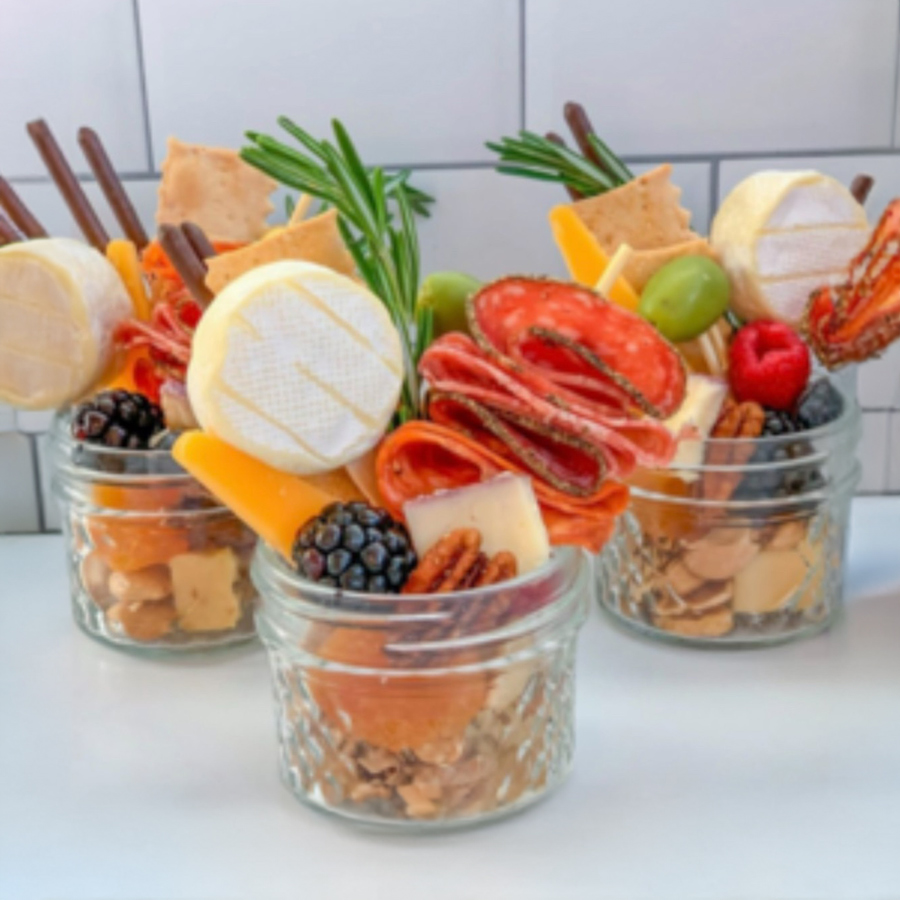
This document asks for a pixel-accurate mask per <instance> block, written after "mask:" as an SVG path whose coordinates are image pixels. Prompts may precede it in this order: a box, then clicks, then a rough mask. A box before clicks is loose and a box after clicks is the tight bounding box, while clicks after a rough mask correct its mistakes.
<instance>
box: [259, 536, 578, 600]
mask: <svg viewBox="0 0 900 900" xmlns="http://www.w3.org/2000/svg"><path fill="white" fill-rule="evenodd" d="M580 558H581V551H580V550H579V549H578V548H577V547H553V548H552V552H551V554H550V559H549V560H548V561H547V562H546V563H544V564H543V565H542V566H541V567H540V568H538V569H534V570H533V571H531V572H526V573H525V574H523V575H517V576H516V577H515V578H510V579H509V580H508V581H503V582H500V583H499V584H496V585H492V586H490V587H486V588H467V589H466V590H463V591H450V592H449V593H446V594H388V593H384V594H375V593H367V592H364V591H347V590H344V589H343V588H334V587H330V586H328V585H320V584H316V582H314V581H309V580H308V579H306V578H304V577H303V576H302V575H300V574H299V573H297V572H296V571H294V570H293V569H292V568H291V567H290V566H289V565H288V563H287V561H286V560H285V559H284V558H283V557H282V555H281V554H280V553H279V552H278V551H277V550H275V549H274V548H273V547H271V546H270V545H269V544H267V543H265V542H264V541H259V543H258V544H257V548H256V554H255V559H254V568H255V571H256V572H257V573H258V575H259V577H260V578H261V580H262V581H263V583H264V586H265V587H266V588H268V589H270V590H274V591H277V594H278V596H279V599H281V598H286V599H288V600H289V602H291V603H292V604H301V603H303V602H304V601H305V602H306V604H307V605H308V606H316V607H320V608H321V609H323V610H326V611H328V612H331V611H333V610H340V609H341V605H339V604H338V603H336V601H337V600H338V599H340V600H341V601H345V605H346V607H347V608H350V607H351V605H352V604H354V603H356V604H374V603H379V602H384V603H391V604H396V603H398V602H399V603H402V604H404V605H407V604H408V605H409V606H410V607H414V606H415V605H416V604H422V603H434V602H435V600H437V599H440V600H441V601H443V602H448V601H454V600H458V601H459V602H466V601H467V600H470V599H472V598H473V597H485V596H487V595H491V594H502V593H504V592H509V591H510V590H517V589H519V588H522V587H530V586H533V585H536V584H540V583H541V582H542V581H547V580H549V579H551V578H553V577H555V576H561V575H563V576H564V575H570V576H573V575H577V568H576V567H577V564H578V562H579V560H580ZM285 589H287V590H293V591H295V592H302V594H303V596H304V601H298V600H296V599H295V598H294V597H290V598H287V595H286V590H285Z"/></svg>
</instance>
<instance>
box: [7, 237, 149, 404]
mask: <svg viewBox="0 0 900 900" xmlns="http://www.w3.org/2000/svg"><path fill="white" fill-rule="evenodd" d="M131 312H132V306H131V301H130V300H129V299H128V293H127V292H126V290H125V285H124V284H123V283H122V279H121V278H120V277H119V275H118V273H117V272H116V270H115V268H114V267H113V266H112V264H111V263H110V262H109V261H108V260H107V259H106V257H104V256H103V254H101V253H98V252H97V251H96V250H94V249H93V248H92V247H88V246H87V245H86V244H82V243H81V242H80V241H76V240H71V239H70V238H44V239H40V240H33V241H22V242H21V243H16V244H9V245H8V246H6V247H3V248H2V249H0V401H3V402H5V403H9V404H11V405H12V406H17V407H20V408H22V409H53V408H56V407H60V406H63V405H64V404H66V403H71V402H72V401H73V400H76V399H78V398H79V397H80V396H81V395H82V394H84V393H85V392H86V391H87V390H88V389H89V388H90V387H91V385H92V384H93V383H94V382H95V381H96V380H97V379H98V378H99V377H100V375H101V374H102V373H103V371H104V369H105V368H106V366H107V364H108V363H109V359H110V354H111V352H112V334H113V330H114V329H115V327H116V325H118V324H119V322H122V321H123V320H125V319H127V318H128V317H129V316H130V315H131Z"/></svg>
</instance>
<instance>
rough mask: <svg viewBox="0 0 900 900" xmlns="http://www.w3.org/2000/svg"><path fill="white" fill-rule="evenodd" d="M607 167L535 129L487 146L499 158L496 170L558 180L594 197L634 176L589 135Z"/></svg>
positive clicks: (578, 191) (604, 146)
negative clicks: (543, 135) (537, 132)
mask: <svg viewBox="0 0 900 900" xmlns="http://www.w3.org/2000/svg"><path fill="white" fill-rule="evenodd" d="M588 140H589V141H590V142H591V147H592V148H593V149H594V151H595V152H596V153H597V156H598V157H599V158H600V159H601V160H602V161H603V163H604V167H603V168H601V167H600V166H598V165H596V164H595V163H594V162H592V161H591V160H589V159H587V158H586V157H585V156H582V155H581V154H580V153H576V152H575V151H574V150H571V149H570V148H569V147H566V146H564V145H560V144H557V143H555V142H554V141H551V140H550V139H548V138H545V137H541V135H539V134H535V133H534V132H533V131H520V132H519V135H518V137H504V138H501V139H500V141H499V142H489V143H488V144H487V145H486V146H487V148H488V149H489V150H493V151H494V153H496V154H497V155H498V156H499V157H500V163H499V165H498V166H497V171H498V172H502V173H503V174H504V175H520V176H522V177H524V178H535V179H537V180H539V181H556V182H559V183H561V184H564V185H565V186H566V187H567V188H570V189H571V190H573V191H576V192H577V193H578V194H580V195H581V196H584V197H593V196H596V195H597V194H602V193H604V192H605V191H610V190H612V189H613V188H617V187H619V186H620V185H623V184H625V182H627V181H630V180H631V179H632V178H633V177H634V176H633V175H632V173H631V171H630V170H629V168H628V166H626V165H625V163H623V162H622V160H621V159H619V157H618V156H616V154H615V153H613V151H612V150H610V149H609V147H607V145H606V144H604V143H603V141H601V140H600V138H598V137H597V136H596V135H594V134H591V135H590V136H589V137H588Z"/></svg>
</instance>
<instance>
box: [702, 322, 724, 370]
mask: <svg viewBox="0 0 900 900" xmlns="http://www.w3.org/2000/svg"><path fill="white" fill-rule="evenodd" d="M697 344H698V345H699V347H700V352H701V353H702V354H703V359H704V360H705V361H706V367H707V368H708V369H709V374H710V375H721V374H722V363H721V360H720V359H719V354H718V353H716V348H715V346H714V344H713V342H712V340H711V339H710V336H709V332H708V331H705V332H703V334H701V335H700V337H699V338H697Z"/></svg>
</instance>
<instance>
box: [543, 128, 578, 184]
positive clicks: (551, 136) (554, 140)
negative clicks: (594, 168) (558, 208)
mask: <svg viewBox="0 0 900 900" xmlns="http://www.w3.org/2000/svg"><path fill="white" fill-rule="evenodd" d="M544 137H546V138H547V140H548V141H550V143H551V144H556V146H557V147H565V146H566V142H565V141H564V140H563V139H562V137H560V135H558V134H557V133H556V132H555V131H548V132H547V133H546V134H545V135H544ZM565 187H566V191H568V194H569V196H570V197H571V198H572V199H573V200H583V199H584V194H582V193H581V191H576V190H575V188H573V187H569V185H566V186H565Z"/></svg>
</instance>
